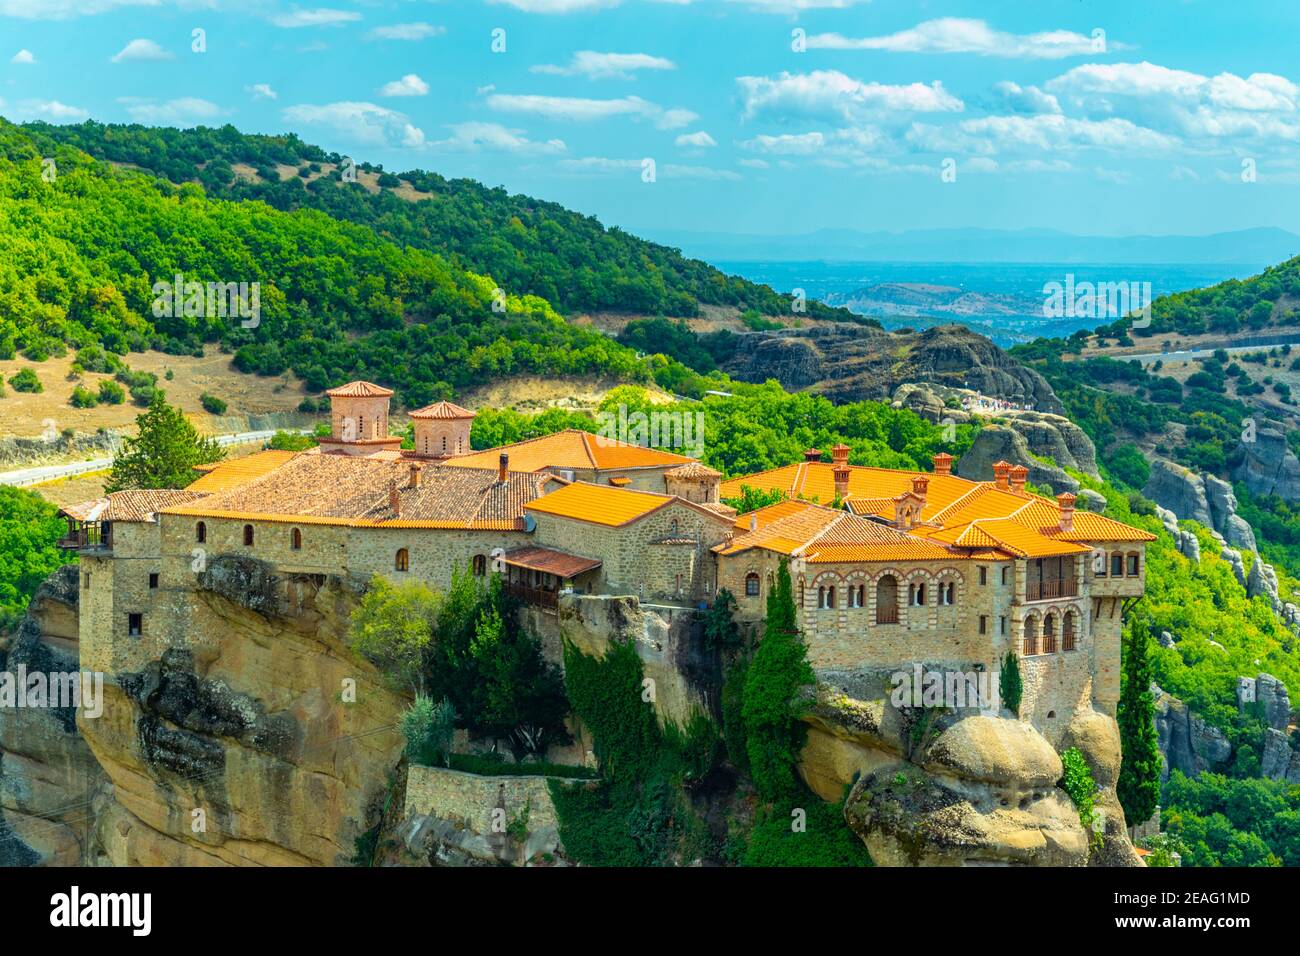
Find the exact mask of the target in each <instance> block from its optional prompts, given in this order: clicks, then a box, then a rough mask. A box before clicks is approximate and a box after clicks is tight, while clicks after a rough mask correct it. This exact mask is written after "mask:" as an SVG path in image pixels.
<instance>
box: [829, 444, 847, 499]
mask: <svg viewBox="0 0 1300 956" xmlns="http://www.w3.org/2000/svg"><path fill="white" fill-rule="evenodd" d="M831 461H832V462H833V463H834V467H833V468H832V469H831V475H832V477H834V479H835V496H836V497H837V498H843V497H845V496H846V495H847V494H848V493H849V475H850V474H851V472H850V471H849V446H848V445H845V444H843V443H842V442H841V443H840V444H838V445H836V446H835V447H834V448H832V449H831Z"/></svg>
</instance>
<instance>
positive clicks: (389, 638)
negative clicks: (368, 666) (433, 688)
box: [349, 575, 439, 693]
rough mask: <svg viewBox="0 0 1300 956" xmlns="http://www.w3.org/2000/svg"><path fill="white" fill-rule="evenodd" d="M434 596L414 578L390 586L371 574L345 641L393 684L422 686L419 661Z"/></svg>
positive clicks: (430, 622) (436, 605)
mask: <svg viewBox="0 0 1300 956" xmlns="http://www.w3.org/2000/svg"><path fill="white" fill-rule="evenodd" d="M438 610H439V599H438V595H437V594H435V593H434V592H433V591H432V590H431V589H430V588H429V587H428V585H426V584H424V583H422V582H420V581H403V582H401V583H400V584H392V583H391V582H389V581H388V580H387V579H386V578H382V577H380V576H378V575H376V576H375V577H374V578H373V579H372V580H371V582H370V588H369V589H368V590H367V591H366V593H365V596H364V597H363V598H362V599H361V603H360V604H359V605H358V606H357V609H356V610H355V611H353V612H352V622H351V628H350V631H349V644H350V645H351V647H352V649H353V650H354V651H356V652H357V653H358V654H360V655H362V656H363V657H365V658H366V659H367V660H369V661H371V662H372V663H374V664H375V666H377V667H378V668H379V669H380V670H381V671H382V672H383V673H384V675H385V677H386V678H387V679H388V680H389V682H390V683H391V684H393V685H395V686H399V687H403V688H410V689H411V690H414V691H415V692H416V693H420V692H422V691H423V690H424V686H425V685H424V676H423V662H424V656H425V654H426V653H427V652H428V649H429V645H430V642H431V641H432V640H433V621H434V619H435V617H436V616H437V614H438Z"/></svg>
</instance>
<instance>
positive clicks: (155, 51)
mask: <svg viewBox="0 0 1300 956" xmlns="http://www.w3.org/2000/svg"><path fill="white" fill-rule="evenodd" d="M170 59H172V55H171V54H170V53H168V52H167V51H166V50H164V49H163V48H162V47H160V46H159V45H158V44H157V43H155V42H154V41H153V40H145V39H136V40H132V41H131V42H130V43H128V44H127V45H126V46H124V47H122V49H121V50H119V51H118V52H117V53H116V54H114V55H113V56H111V57H109V61H110V62H112V63H125V62H127V61H129V60H144V61H151V60H152V61H158V60H170Z"/></svg>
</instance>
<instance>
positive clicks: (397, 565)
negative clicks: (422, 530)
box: [393, 548, 411, 571]
mask: <svg viewBox="0 0 1300 956" xmlns="http://www.w3.org/2000/svg"><path fill="white" fill-rule="evenodd" d="M393 569H394V570H396V571H409V570H410V569H411V554H410V552H409V551H407V550H406V549H405V548H398V549H397V557H396V558H395V559H394V561H393Z"/></svg>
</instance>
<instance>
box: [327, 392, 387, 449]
mask: <svg viewBox="0 0 1300 956" xmlns="http://www.w3.org/2000/svg"><path fill="white" fill-rule="evenodd" d="M325 394H326V395H328V396H329V399H330V418H331V428H330V436H329V437H328V438H322V439H320V449H321V452H322V453H325V454H331V453H332V454H337V455H373V454H375V453H376V452H381V451H397V450H399V449H400V448H401V447H402V439H401V438H399V437H397V436H396V435H390V434H388V400H389V399H390V398H392V397H393V390H392V389H391V388H384V387H383V386H382V385H376V384H374V383H373V382H348V384H346V385H340V386H339V387H338V388H331V389H330V390H329V391H327V392H326V393H325Z"/></svg>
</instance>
